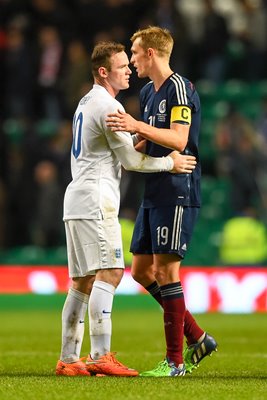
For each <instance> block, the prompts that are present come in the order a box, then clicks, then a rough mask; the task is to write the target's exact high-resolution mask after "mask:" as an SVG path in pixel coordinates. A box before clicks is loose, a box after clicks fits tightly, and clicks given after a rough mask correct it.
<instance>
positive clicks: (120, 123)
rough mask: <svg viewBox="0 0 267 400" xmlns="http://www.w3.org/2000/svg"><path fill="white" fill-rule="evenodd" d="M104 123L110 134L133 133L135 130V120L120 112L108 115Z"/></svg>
mask: <svg viewBox="0 0 267 400" xmlns="http://www.w3.org/2000/svg"><path fill="white" fill-rule="evenodd" d="M106 123H107V126H108V127H109V128H110V129H111V130H112V132H117V131H126V132H130V133H134V132H135V131H136V130H137V129H136V124H137V121H136V119H134V118H133V117H132V116H131V115H130V114H127V113H125V112H123V111H121V110H118V112H116V113H112V114H108V117H107V118H106Z"/></svg>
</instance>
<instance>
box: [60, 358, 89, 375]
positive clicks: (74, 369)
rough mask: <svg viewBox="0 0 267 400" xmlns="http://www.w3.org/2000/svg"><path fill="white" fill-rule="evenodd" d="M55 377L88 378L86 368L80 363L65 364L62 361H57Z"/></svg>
mask: <svg viewBox="0 0 267 400" xmlns="http://www.w3.org/2000/svg"><path fill="white" fill-rule="evenodd" d="M56 375H64V376H79V375H86V376H90V375H91V374H90V372H89V371H88V368H87V366H86V365H85V364H84V363H83V362H82V361H77V362H74V363H65V362H63V361H60V360H59V361H58V362H57V366H56Z"/></svg>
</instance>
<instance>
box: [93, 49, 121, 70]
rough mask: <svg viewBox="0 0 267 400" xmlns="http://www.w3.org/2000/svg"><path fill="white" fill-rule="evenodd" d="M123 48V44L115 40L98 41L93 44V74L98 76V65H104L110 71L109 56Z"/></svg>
mask: <svg viewBox="0 0 267 400" xmlns="http://www.w3.org/2000/svg"><path fill="white" fill-rule="evenodd" d="M124 50H125V46H124V45H123V44H120V43H115V42H99V43H98V44H97V45H95V47H94V50H93V53H92V57H91V61H92V74H93V76H98V69H99V68H100V67H105V68H106V69H107V70H108V71H110V70H111V62H110V58H111V56H112V55H113V54H117V53H120V52H122V51H124Z"/></svg>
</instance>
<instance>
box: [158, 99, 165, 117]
mask: <svg viewBox="0 0 267 400" xmlns="http://www.w3.org/2000/svg"><path fill="white" fill-rule="evenodd" d="M159 112H160V113H161V114H164V113H165V112H166V100H161V102H160V103H159Z"/></svg>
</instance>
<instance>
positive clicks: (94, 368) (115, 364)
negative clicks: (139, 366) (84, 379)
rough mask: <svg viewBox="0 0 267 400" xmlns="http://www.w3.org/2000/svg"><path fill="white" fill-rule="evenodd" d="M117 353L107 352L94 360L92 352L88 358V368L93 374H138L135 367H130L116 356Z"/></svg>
mask: <svg viewBox="0 0 267 400" xmlns="http://www.w3.org/2000/svg"><path fill="white" fill-rule="evenodd" d="M115 354H116V353H107V354H105V355H103V356H101V357H100V358H99V359H98V360H93V359H92V358H91V356H90V354H89V355H88V357H87V360H86V367H87V370H88V371H89V372H90V373H91V375H99V374H102V375H113V376H137V375H138V372H137V371H136V370H135V369H132V368H128V367H126V366H125V365H123V364H122V363H121V362H119V361H118V360H117V359H116V358H115Z"/></svg>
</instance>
